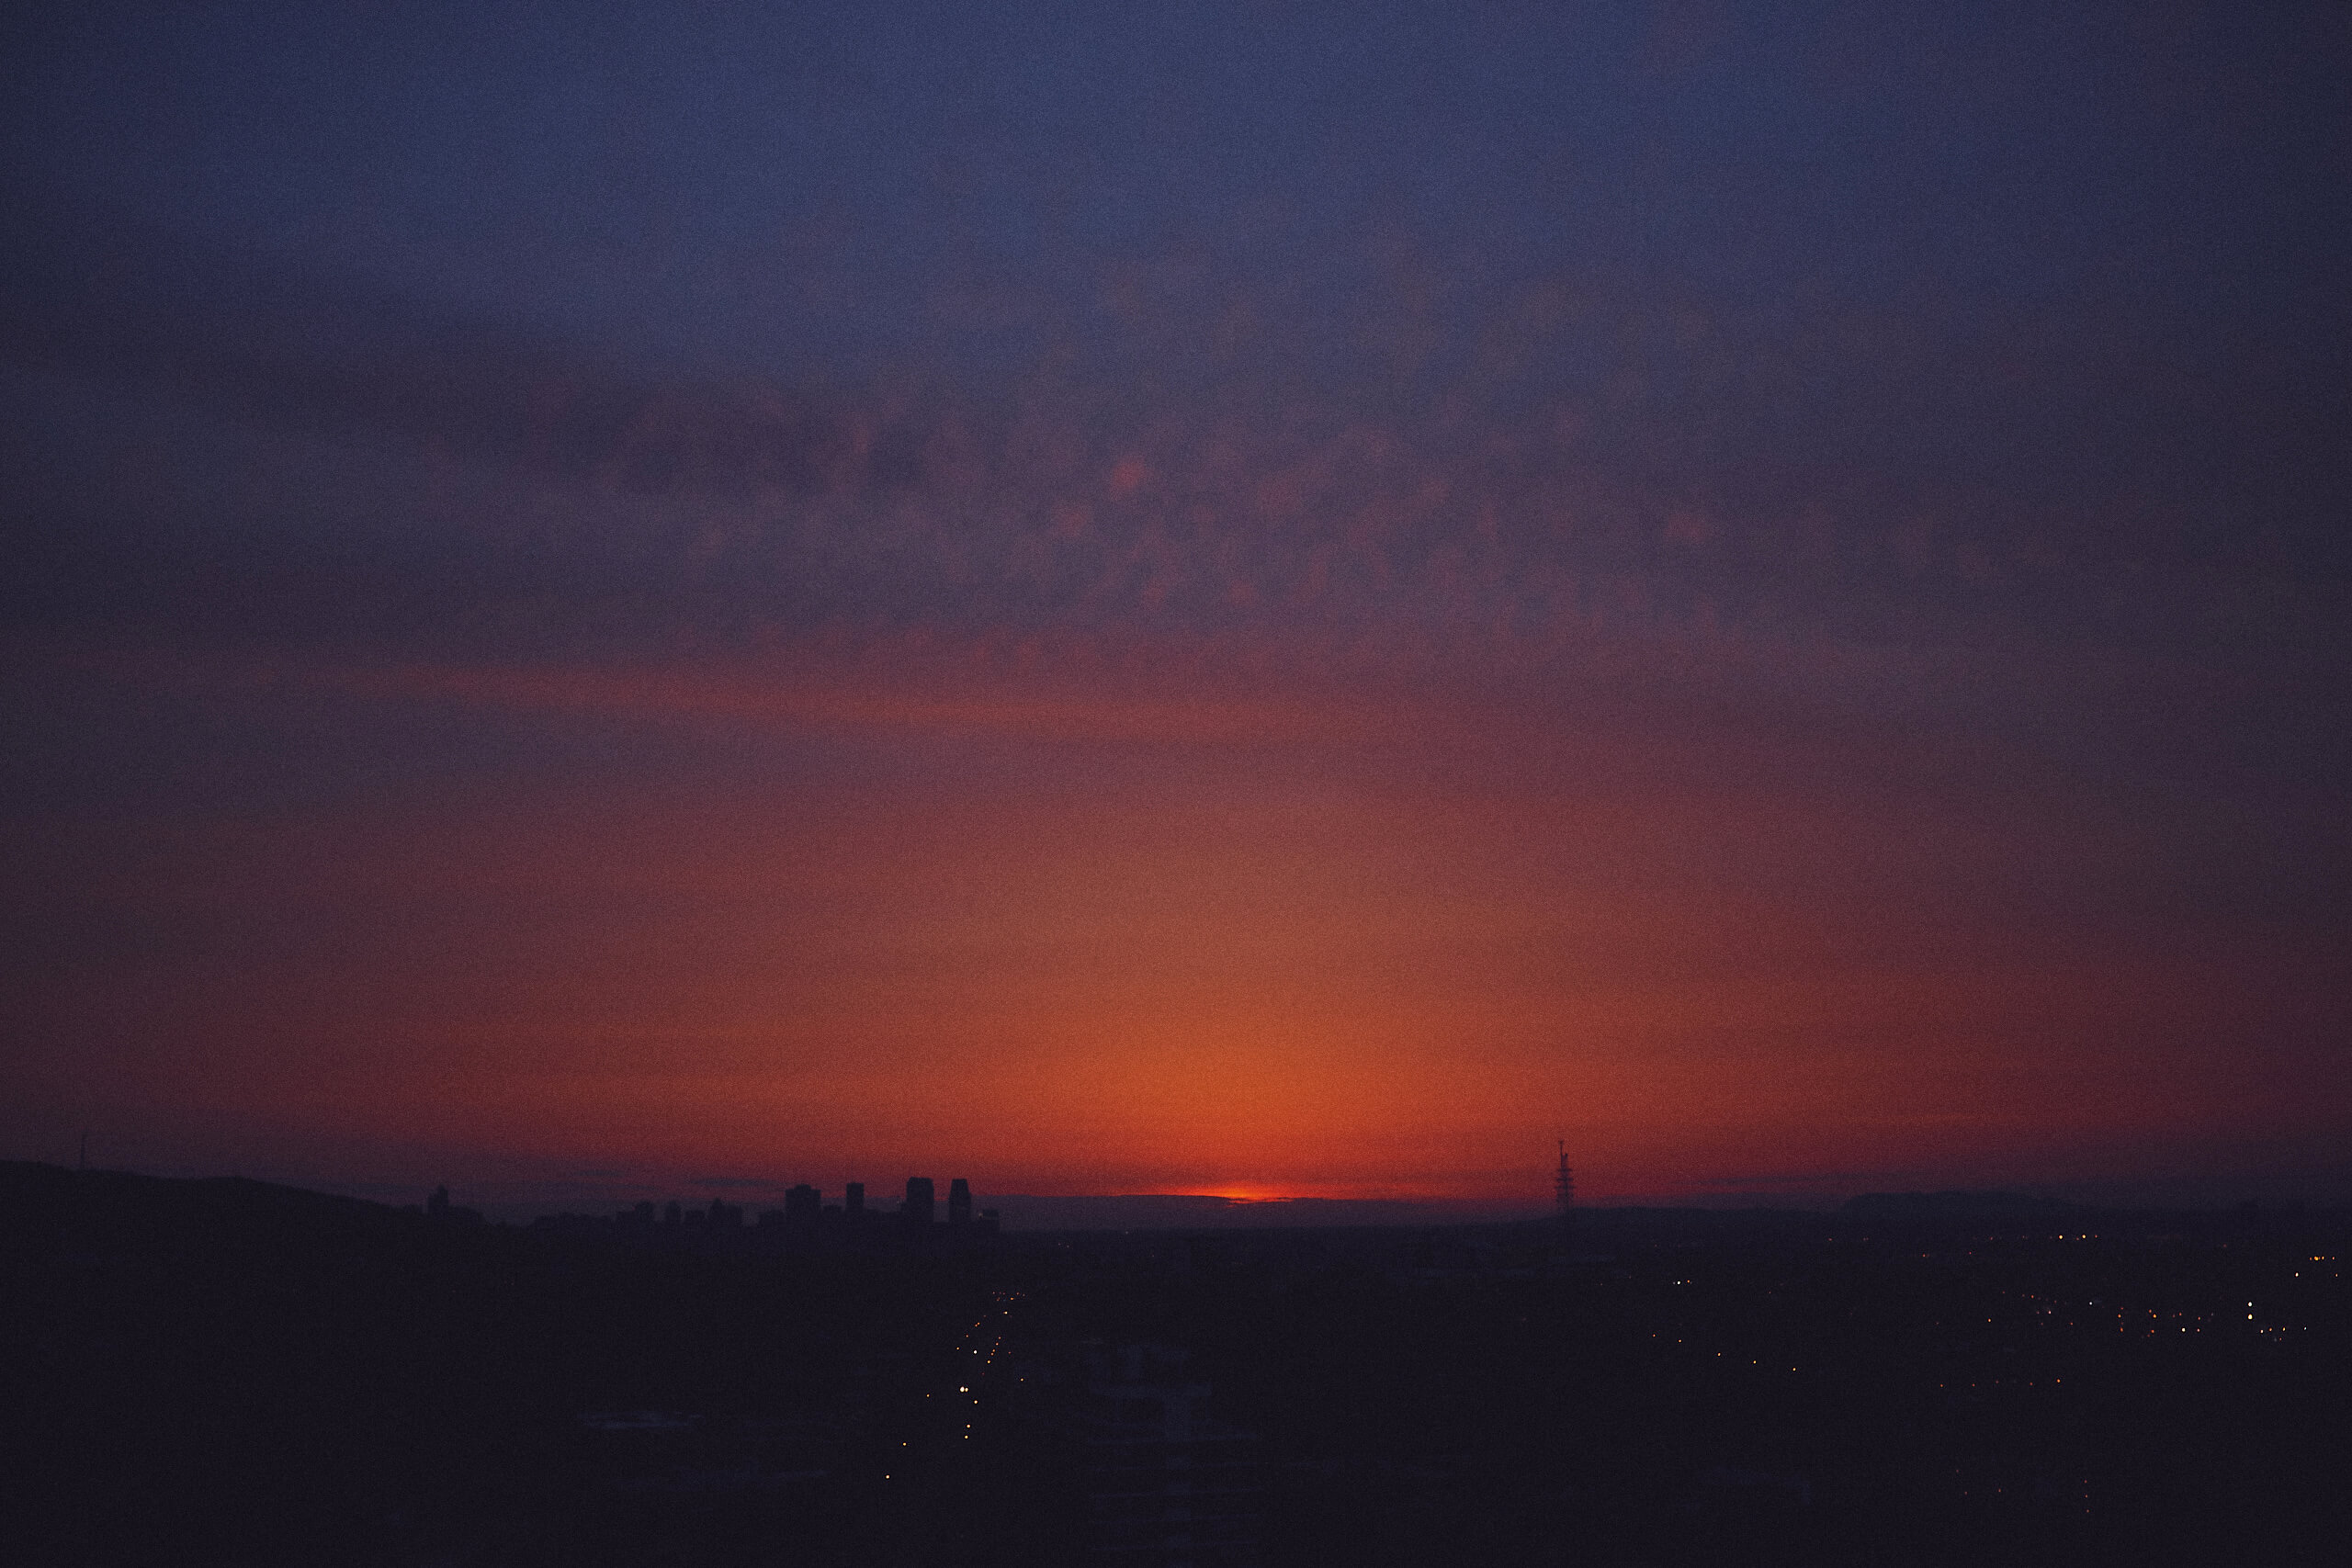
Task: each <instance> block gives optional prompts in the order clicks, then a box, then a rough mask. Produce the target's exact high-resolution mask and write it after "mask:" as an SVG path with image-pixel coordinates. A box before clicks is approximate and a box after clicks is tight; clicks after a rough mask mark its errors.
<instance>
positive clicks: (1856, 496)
mask: <svg viewBox="0 0 2352 1568" xmlns="http://www.w3.org/2000/svg"><path fill="white" fill-rule="evenodd" d="M11 14H12V17H14V18H15V19H13V20H11V21H9V22H8V23H6V24H5V25H6V28H8V29H9V31H8V33H7V36H6V39H5V42H0V62H5V63H0V134H5V136H6V157H5V169H6V173H5V175H0V203H5V210H6V218H7V221H6V236H7V237H6V240H5V241H0V507H4V508H5V515H0V528H5V531H6V532H5V538H6V558H7V560H8V563H9V565H8V568H7V570H6V572H5V573H0V650H5V655H6V658H5V673H0V725H4V726H5V732H6V735H7V737H8V738H9V739H8V742H7V745H6V748H5V749H4V750H0V834H5V843H0V852H5V860H6V865H5V869H0V943H5V957H6V984H5V991H0V1030H5V1037H0V1153H5V1154H7V1155H12V1156H17V1157H28V1158H50V1159H64V1158H71V1157H73V1156H74V1151H75V1146H76V1139H77V1138H78V1136H79V1134H80V1133H81V1132H82V1130H83V1129H85V1128H88V1129H90V1130H91V1134H92V1140H93V1143H92V1158H93V1161H94V1163H107V1164H116V1165H128V1166H130V1167H132V1168H141V1169H153V1170H159V1171H187V1172H202V1173H220V1172H226V1171H229V1170H232V1169H235V1170H242V1171H243V1172H244V1173H245V1174H247V1175H265V1174H266V1175H273V1176H277V1177H279V1178H281V1179H292V1180H300V1181H303V1182H307V1183H312V1184H318V1185H330V1186H336V1187H340V1188H343V1189H345V1190H367V1191H380V1192H383V1193H386V1194H409V1195H412V1196H413V1190H417V1189H419V1188H420V1187H421V1186H422V1185H429V1184H430V1183H431V1182H433V1181H437V1180H447V1181H448V1182H449V1183H450V1184H451V1185H452V1187H453V1188H455V1189H456V1190H458V1193H459V1195H460V1196H461V1197H465V1196H468V1195H473V1196H475V1197H476V1198H478V1199H480V1200H481V1201H491V1202H493V1203H506V1204H517V1205H527V1204H530V1203H535V1202H547V1203H554V1202H574V1203H594V1202H602V1201H621V1200H624V1199H634V1198H635V1197H636V1196H638V1195H639V1193H640V1192H644V1193H652V1192H657V1191H668V1190H678V1191H682V1192H683V1191H689V1190H720V1191H725V1190H736V1191H739V1192H741V1193H750V1194H757V1193H759V1192H762V1191H764V1190H766V1189H764V1188H763V1187H760V1186H758V1185H755V1184H757V1183H775V1182H789V1181H797V1180H809V1181H815V1182H818V1183H820V1184H821V1185H823V1186H824V1187H825V1188H826V1189H827V1190H828V1191H829V1193H830V1192H831V1191H832V1190H835V1189H837V1188H838V1187H839V1185H840V1183H841V1182H842V1180H844V1179H856V1178H863V1179H865V1180H867V1181H868V1182H869V1183H872V1184H874V1186H875V1187H876V1190H881V1189H883V1188H886V1187H889V1186H892V1185H894V1184H895V1183H897V1182H898V1181H899V1180H900V1179H902V1178H903V1176H904V1175H906V1174H907V1173H909V1172H912V1171H928V1172H931V1173H933V1174H935V1175H937V1176H939V1177H941V1178H943V1179H944V1178H945V1177H946V1176H949V1175H967V1176H969V1177H970V1178H971V1179H973V1181H974V1184H975V1186H976V1187H977V1188H978V1189H979V1190H981V1191H983V1192H984V1193H988V1192H1039V1193H1090V1192H1094V1193H1102V1192H1202V1193H1225V1194H1235V1195H1258V1196H1265V1195H1304V1196H1321V1197H1336V1198H1351V1197H1354V1198H1364V1197H1380V1198H1428V1199H1447V1200H1453V1201H1461V1202H1465V1203H1471V1204H1487V1205H1498V1206H1505V1207H1508V1206H1510V1205H1514V1204H1517V1205H1522V1206H1524V1205H1531V1204H1538V1203H1540V1202H1541V1201H1543V1199H1544V1195H1545V1193H1546V1190H1547V1184H1548V1169H1547V1168H1548V1165H1549V1160H1550V1156H1551V1151H1552V1140H1553V1139H1554V1138H1555V1137H1562V1138H1566V1139H1567V1140H1568V1141H1569V1144H1570V1147H1571V1150H1572V1152H1573V1155H1574V1157H1575V1158H1576V1159H1577V1163H1578V1166H1579V1169H1580V1172H1581V1180H1582V1184H1583V1188H1584V1190H1585V1193H1586V1194H1587V1196H1589V1198H1591V1199H1593V1200H1594V1201H1611V1200H1623V1199H1631V1198H1634V1197H1644V1198H1652V1199H1661V1198H1662V1199H1674V1200H1677V1201H1682V1200H1690V1201H1724V1200H1725V1199H1728V1198H1736V1197H1738V1196H1741V1195H1744V1194H1752V1193H1772V1194H1794V1195H1800V1196H1809V1197H1813V1198H1816V1199H1821V1198H1833V1197H1836V1196H1838V1195H1840V1194H1843V1193H1848V1192H1853V1191H1860V1190H1876V1189H1885V1188H1916V1187H1944V1186H1991V1185H2008V1186H2033V1187H2036V1188H2039V1189H2041V1190H2053V1191H2063V1192H2069V1193H2074V1194H2077V1195H2083V1196H2117V1195H2120V1196H2142V1197H2165V1198H2183V1199H2188V1200H2191V1201H2234V1200H2235V1199H2238V1198H2241V1197H2247V1196H2256V1197H2262V1198H2266V1199H2267V1198H2271V1197H2276V1196H2299V1195H2301V1196H2311V1197H2314V1198H2320V1199H2332V1200H2341V1199H2344V1198H2346V1197H2352V1161H2347V1159H2346V1154H2345V1150H2346V1147H2347V1146H2352V1064H2347V1059H2346V1053H2347V1045H2348V1044H2352V1030H2348V1029H2347V1006H2352V956H2347V955H2352V712H2347V707H2348V706H2352V705H2347V702H2346V693H2347V691H2352V539H2347V534H2346V521H2347V509H2346V508H2347V501H2352V461H2347V458H2352V452H2348V451H2347V433H2352V397H2347V390H2352V368H2348V367H2352V290H2347V288H2346V276H2347V270H2346V264H2347V261H2352V243H2347V242H2352V202H2347V201H2346V199H2345V192H2346V190H2347V189H2352V22H2348V21H2347V13H2346V10H2345V9H2344V8H2343V7H2342V6H2334V5H2327V6H2309V7H2297V6H2283V5H2282V6H2261V7H2245V6H2222V7H2211V8H2206V7H2199V6H2119V7H2101V6H2056V7H2052V6H2040V5H2033V6H2029V5H2017V6H1999V5H1994V6H1924V7H1916V8H1912V7H1905V8H1897V7H1890V6H1878V5H1864V6H1852V7H1850V8H1844V9H1840V8H1839V7H1836V6H1821V5H1792V6H1785V7H1778V6H1728V5H1724V6H1717V5H1706V4H1677V5H1657V6H1636V5H1628V6H1500V5H1498V6H1461V5H1447V6H1438V5H1430V6H1381V5H1372V4H1351V5H1347V6H1329V7H1284V6H1264V5H1234V6H1216V5H1198V6H1149V5H1144V6H1091V5H1090V6H1075V5H1074V6H1045V5H1030V6H1010V7H1005V6H965V5H954V6H946V5H942V6H922V5H888V6H877V5H866V4H860V5H842V6H824V5H809V6H593V5H587V4H567V5H545V6H494V5H493V6H476V5H463V6H460V5H449V6H315V5H287V6H266V5H235V6H229V5H218V6H216V5H194V4H191V5H185V6H168V7H166V6H121V7H117V6H51V7H46V8H43V12H42V14H37V15H33V16H30V17H27V16H26V15H24V14H23V13H21V12H12V13H11ZM697 1182H699V1183H701V1184H702V1185H701V1186H700V1187H696V1186H695V1185H694V1184H695V1183H697ZM729 1182H734V1183H740V1184H741V1186H740V1187H737V1188H729V1187H727V1186H726V1185H724V1184H726V1183H729Z"/></svg>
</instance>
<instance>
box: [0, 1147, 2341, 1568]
mask: <svg viewBox="0 0 2352 1568" xmlns="http://www.w3.org/2000/svg"><path fill="white" fill-rule="evenodd" d="M722 1209H723V1206H722ZM733 1218H734V1216H731V1215H729V1214H727V1213H723V1212H722V1213H714V1214H711V1215H708V1216H707V1217H706V1218H705V1220H704V1221H703V1222H702V1223H696V1224H682V1223H676V1222H671V1223H662V1222H661V1221H659V1220H656V1221H652V1222H642V1221H639V1222H631V1221H628V1220H617V1221H616V1220H613V1219H609V1218H602V1217H598V1218H576V1219H571V1220H567V1221H564V1222H559V1223H544V1224H539V1225H536V1226H530V1227H513V1228H510V1227H505V1226H499V1225H490V1224H481V1223H479V1222H478V1221H475V1220H473V1219H472V1218H471V1217H470V1216H468V1215H467V1214H465V1213H464V1212H463V1211H451V1212H447V1213H433V1214H428V1213H423V1212H421V1211H401V1210H394V1209H390V1208H385V1207H382V1206H379V1205H375V1204H368V1203H363V1202H358V1201H352V1200H346V1199H338V1198H330V1197H325V1196H322V1195H320V1194H316V1193H311V1192H304V1191H299V1190H292V1189H288V1188H282V1187H274V1186H269V1185H266V1184H263V1183H258V1182H251V1181H239V1180H218V1181H165V1180H160V1179H152V1178H144V1177H137V1176H130V1175H125V1174H120V1173H111V1172H86V1173H77V1172H73V1171H67V1170H62V1169H59V1168H53V1167H47V1166H30V1165H9V1166H0V1334H5V1344H6V1358H5V1361H0V1421H5V1430H6V1444H7V1448H6V1453H5V1455H0V1562H8V1563H11V1564H15V1563H25V1564H45V1563H85V1562H86V1563H109V1564H110V1563H146V1562H153V1563H184V1562H241V1563H278V1562H283V1563H305V1564H385V1565H393V1564H398V1565H402V1568H422V1565H424V1564H452V1565H458V1564H463V1565H473V1564H508V1563H512V1564H542V1563H545V1564H582V1565H589V1568H594V1565H602V1564H613V1565H621V1564H628V1565H637V1564H670V1563H676V1564H710V1565H726V1564H738V1563H813V1564H832V1563H841V1564H865V1563H876V1564H956V1563H980V1562H991V1563H993V1562H1011V1563H1036V1564H1054V1563H1061V1562H1072V1563H1077V1562H1100V1563H1109V1562H1125V1563H1135V1564H1145V1565H1159V1564H1164V1563H1174V1562H1192V1563H1195V1564H1198V1565H1200V1568H1207V1565H1208V1564H1212V1563H1227V1564H1231V1563H1248V1562H1259V1563H1264V1564H1269V1565H1283V1564H1324V1563H1329V1564H1382V1563H1473V1564H1476V1563H1498V1564H1499V1563H1512V1564H1519V1563H1554V1562H1558V1563H1578V1562H1596V1563H1609V1562H1626V1563H1636V1562H1640V1563H1650V1562H1663V1563H1673V1562H1710V1563H1713V1562H1725V1563H1744V1562H1789V1563H1888V1564H1903V1563H1942V1562H1950V1563H1977V1562H1986V1563H1992V1562H1999V1563H2017V1562H2048V1563H2062V1562H2063V1563H2075V1562H2133V1563H2143V1562H2203V1563H2215V1562H2263V1563H2292V1562H2314V1563H2317V1562H2341V1561H2343V1560H2344V1553H2345V1551H2346V1540H2347V1529H2346V1528H2347V1526H2348V1525H2352V1506H2347V1502H2346V1499H2347V1496H2348V1495H2352V1483H2347V1482H2346V1476H2348V1475H2352V1417H2347V1402H2346V1396H2347V1394H2352V1343H2347V1333H2346V1326H2347V1322H2352V1310H2347V1301H2348V1300H2352V1298H2347V1293H2346V1284H2345V1281H2344V1279H2343V1261H2342V1259H2343V1255H2344V1248H2345V1247H2346V1232H2347V1223H2346V1222H2347V1216H2346V1215H2343V1214H2340V1213H2292V1212H2245V1213H2232V1214H2220V1215H2215V1214H2196V1215H2182V1214H2149V1213H2131V1214H2120V1213H2098V1212H2093V1211H2086V1210H2075V1209H2065V1208H2062V1207H2058V1206H2054V1205H2048V1206H2045V1205H2035V1204H2031V1203H2029V1202H2023V1201H2011V1202H2007V1203H2004V1202H2000V1201H1993V1200H1986V1199H1966V1198H1959V1197H1946V1198H1943V1199H1940V1200H1922V1199H1907V1200H1906V1199H1888V1200H1878V1201H1858V1203H1857V1204H1855V1205H1852V1206H1849V1210H1848V1211H1846V1212H1844V1213H1838V1214H1835V1215H1818V1214H1793V1213H1766V1212H1758V1213H1738V1214H1711V1213H1691V1212H1662V1211H1602V1212H1597V1213H1589V1214H1586V1215H1584V1216H1581V1217H1580V1221H1579V1229H1578V1231H1577V1234H1576V1235H1575V1236H1574V1237H1573V1239H1572V1240H1570V1241H1567V1242H1565V1243H1564V1242H1563V1240H1562V1238H1561V1236H1560V1235H1559V1233H1558V1232H1557V1231H1556V1230H1555V1229H1554V1228H1552V1227H1549V1226H1521V1227H1510V1226H1494V1227H1462V1228H1454V1229H1442V1230H1426V1229H1424V1230H1354V1231H1292V1232H1259V1233H1238V1234H1234V1233H1228V1234H1222V1235H1191V1236H1184V1235H1170V1234H1167V1233H1155V1234H1136V1235H1012V1236H1005V1237H989V1236H987V1235H982V1234H980V1233H979V1232H978V1229H977V1228H951V1227H947V1226H934V1227H931V1228H930V1229H928V1230H924V1231H920V1232H918V1231H915V1230H911V1229H909V1228H907V1227H905V1226H902V1225H900V1224H898V1223H896V1221H895V1220H891V1219H884V1218H881V1217H876V1219H875V1220H874V1221H873V1222H872V1223H870V1224H868V1225H866V1226H865V1227H855V1226H853V1227H849V1228H846V1229H844V1228H843V1227H842V1226H840V1225H839V1224H834V1223H832V1221H831V1218H830V1217H829V1218H828V1221H827V1224H826V1225H825V1226H824V1227H822V1228H820V1227H818V1226H816V1225H814V1224H810V1225H809V1226H804V1227H798V1228H787V1227H786V1226H783V1225H778V1224H769V1225H766V1226H762V1225H759V1224H755V1223H742V1224H731V1223H723V1222H729V1221H731V1220H732V1219H733Z"/></svg>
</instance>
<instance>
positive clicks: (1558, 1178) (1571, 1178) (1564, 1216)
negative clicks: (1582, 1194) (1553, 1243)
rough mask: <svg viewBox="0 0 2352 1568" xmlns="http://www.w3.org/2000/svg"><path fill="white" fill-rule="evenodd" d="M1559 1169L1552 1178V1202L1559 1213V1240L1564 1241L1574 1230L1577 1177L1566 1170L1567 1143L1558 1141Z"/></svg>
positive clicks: (1564, 1140)
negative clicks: (1556, 1206)
mask: <svg viewBox="0 0 2352 1568" xmlns="http://www.w3.org/2000/svg"><path fill="white" fill-rule="evenodd" d="M1559 1145H1560V1168H1559V1171H1558V1173H1557V1174H1555V1176H1554V1177H1553V1178H1552V1201H1553V1202H1554V1203H1555V1204H1556V1205H1558V1207H1559V1211H1560V1239H1561V1240H1563V1241H1566V1240H1567V1239H1568V1238H1569V1236H1570V1235H1572V1234H1573V1233H1574V1232H1575V1230H1576V1218H1577V1176H1576V1172H1575V1171H1573V1170H1570V1169H1569V1168H1568V1141H1567V1140H1566V1138H1562V1139H1560V1140H1559Z"/></svg>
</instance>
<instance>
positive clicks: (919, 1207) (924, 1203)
mask: <svg viewBox="0 0 2352 1568" xmlns="http://www.w3.org/2000/svg"><path fill="white" fill-rule="evenodd" d="M931 1207H932V1186H931V1178H930V1177H928V1176H910V1177H908V1178H907V1201H906V1204H905V1206H904V1207H903V1208H901V1209H900V1210H899V1218H901V1219H902V1220H904V1221H905V1222H906V1223H907V1224H908V1225H909V1226H910V1228H912V1229H915V1230H929V1229H930V1228H931Z"/></svg>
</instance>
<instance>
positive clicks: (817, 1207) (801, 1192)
mask: <svg viewBox="0 0 2352 1568" xmlns="http://www.w3.org/2000/svg"><path fill="white" fill-rule="evenodd" d="M824 1204H825V1195H824V1193H823V1192H822V1191H821V1190H819V1189H817V1188H814V1187H811V1186H809V1184H808V1183H807V1182H805V1181H804V1182H802V1183H801V1184H800V1185H799V1186H797V1187H795V1188H792V1189H791V1190H788V1191H786V1193H785V1195H784V1224H785V1228H786V1229H787V1230H792V1231H805V1232H811V1233H813V1232H814V1231H815V1230H816V1228H817V1222H818V1220H819V1218H820V1216H821V1215H822V1213H823V1212H824Z"/></svg>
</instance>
